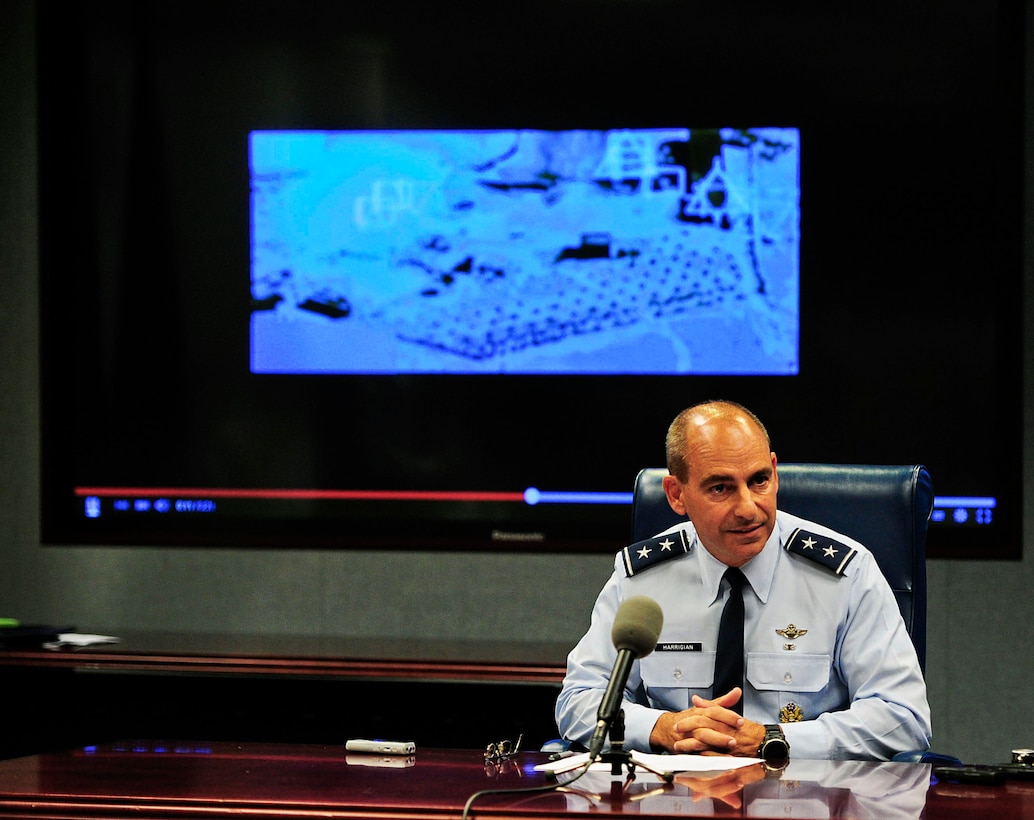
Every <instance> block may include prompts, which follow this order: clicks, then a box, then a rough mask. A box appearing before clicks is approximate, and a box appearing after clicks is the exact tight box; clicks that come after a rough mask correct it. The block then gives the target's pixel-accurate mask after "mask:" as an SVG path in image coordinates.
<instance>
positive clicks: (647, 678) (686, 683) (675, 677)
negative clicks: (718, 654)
mask: <svg viewBox="0 0 1034 820" xmlns="http://www.w3.org/2000/svg"><path fill="white" fill-rule="evenodd" d="M714 655H715V653H714V652H653V653H651V654H650V655H647V656H646V657H645V658H642V659H641V660H640V661H639V674H640V675H641V676H642V678H643V684H644V685H645V686H646V688H647V689H667V688H679V689H707V688H709V687H710V686H711V684H712V683H714Z"/></svg>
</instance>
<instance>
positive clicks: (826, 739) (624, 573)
mask: <svg viewBox="0 0 1034 820" xmlns="http://www.w3.org/2000/svg"><path fill="white" fill-rule="evenodd" d="M798 530H800V531H802V532H797V531H798ZM795 532H797V534H796V535H794V533H795ZM809 533H810V534H814V535H817V536H819V537H818V538H817V539H815V538H812V537H811V536H810V535H809ZM667 534H671V535H672V536H673V538H672V539H671V540H672V541H673V543H674V547H672V546H670V545H667V544H666V545H665V546H664V547H663V548H662V547H658V546H656V545H651V546H649V547H648V551H649V552H653V551H654V550H661V549H663V550H670V551H671V552H673V556H672V557H668V556H667V555H665V556H663V558H662V560H660V561H656V562H655V563H651V562H654V560H655V559H656V558H657V556H656V555H644V554H642V553H644V552H646V550H640V551H639V552H638V553H634V554H629V551H628V550H626V551H623V552H621V553H618V555H617V557H616V559H615V568H614V573H613V575H612V576H611V578H610V580H609V581H608V582H607V584H606V585H605V586H604V588H603V590H602V591H601V592H600V595H599V597H598V598H597V600H596V605H595V607H594V608H593V612H592V620H591V623H590V626H589V630H588V632H587V633H586V634H585V636H584V637H583V638H582V639H581V641H580V642H579V643H578V645H577V646H576V647H575V648H574V649H573V650H572V651H571V653H570V655H569V656H568V660H567V675H566V677H565V679H564V685H563V689H562V691H561V693H560V696H559V697H558V699H557V705H556V719H557V725H558V726H559V728H560V731H561V733H562V734H563V736H564V737H566V738H568V739H570V740H574V741H578V742H580V743H583V744H586V743H588V740H589V738H590V736H591V735H592V733H593V730H594V729H595V726H596V710H597V709H598V708H599V703H600V700H601V698H602V696H603V691H604V689H606V686H607V681H608V679H609V677H610V672H611V669H612V667H613V664H614V659H615V656H616V651H615V649H614V645H613V643H612V640H611V634H610V632H611V627H612V625H613V623H614V616H615V613H616V612H617V609H618V607H619V606H620V605H621V603H622V602H623V601H624V600H625V599H626V598H630V597H632V596H633V595H648V596H649V597H651V598H653V599H654V600H655V601H657V603H658V604H659V605H660V607H661V610H662V611H663V613H664V626H663V629H662V630H661V635H660V638H659V640H658V642H657V648H656V649H655V650H654V651H653V652H652V653H651V654H650V655H648V656H646V657H644V658H642V659H640V660H639V661H637V662H636V663H635V664H634V665H633V668H632V671H631V674H630V675H629V678H628V684H627V687H626V691H625V703H624V713H625V743H626V747H627V748H630V749H638V750H641V751H649V750H650V732H651V730H652V729H653V726H654V724H655V723H656V722H657V719H658V717H660V715H661V714H662V713H663V712H665V711H679V710H682V709H688V708H690V707H691V706H692V700H691V696H692V695H694V694H697V695H701V696H702V697H705V698H710V697H712V693H711V684H712V682H713V680H714V657H715V644H716V641H717V637H718V624H719V620H720V619H721V615H722V609H723V607H724V605H725V598H726V597H727V595H728V591H727V589H726V588H724V587H723V586H722V583H721V580H722V574H723V573H724V572H725V569H726V567H725V565H724V564H722V563H721V562H719V561H718V560H717V559H715V558H714V557H713V556H712V555H711V554H710V553H709V552H708V551H707V550H706V549H704V547H703V545H702V544H701V543H700V542H699V541H698V540H697V537H696V533H695V531H694V530H693V525H692V524H691V523H689V522H686V523H684V524H680V525H679V526H677V527H673V528H672V529H671V530H668V531H667ZM790 539H794V543H795V545H796V546H795V548H796V549H799V550H800V551H801V554H796V553H793V552H789V551H787V550H786V549H784V547H785V545H786V544H787V541H788V540H790ZM661 540H662V541H666V540H667V539H661ZM808 541H816V542H817V543H816V548H817V550H818V555H817V556H815V557H814V558H812V557H808V555H809V553H808V550H809V549H813V548H812V547H810V546H808V545H807V542H808ZM802 543H803V544H804V545H805V546H803V547H802V546H801V544H802ZM852 551H853V552H852ZM830 552H833V553H834V555H830ZM848 556H850V558H849V561H848V562H847V563H846V565H845V564H843V559H844V558H846V557H848ZM637 562H638V565H637ZM643 564H646V565H645V566H643ZM741 569H742V570H743V573H744V575H746V577H747V580H748V581H749V583H750V588H749V589H747V588H744V590H743V598H744V610H745V618H744V639H743V640H744V650H745V653H746V665H745V671H744V678H745V680H744V704H743V705H744V710H743V714H744V717H746V718H749V719H750V720H753V721H756V722H758V723H782V724H783V731H784V733H785V735H786V739H787V740H788V741H789V743H790V754H791V756H792V757H794V758H823V759H875V760H886V759H889V758H890V757H892V756H893V755H894V754H896V753H897V752H901V751H910V750H916V749H927V748H929V745H930V739H931V728H930V707H929V704H928V703H927V698H926V683H925V681H924V680H923V674H922V670H921V669H920V666H919V660H918V658H917V656H916V652H915V648H914V646H913V645H912V641H911V639H910V638H909V636H908V632H907V630H906V629H905V624H904V622H903V621H902V619H901V615H900V612H899V610H898V606H897V603H896V601H895V599H894V594H893V593H892V592H891V590H890V587H889V585H888V584H887V582H886V579H885V578H884V577H883V574H882V573H881V572H880V569H879V567H878V566H877V564H876V561H875V559H874V558H873V556H872V554H871V553H870V552H869V551H868V550H867V549H866V548H865V547H864V546H862V545H861V544H859V543H858V542H857V541H853V540H852V539H850V538H848V537H846V536H844V535H841V534H839V533H837V532H835V531H833V530H830V529H828V528H826V527H823V526H821V525H819V524H815V523H813V522H810V521H806V520H804V519H801V518H798V517H796V516H793V515H791V514H789V513H785V512H782V511H780V512H778V513H777V515H776V527H775V529H774V530H773V532H772V536H771V537H770V538H769V540H768V543H766V544H765V547H764V549H763V550H762V551H761V552H760V553H758V555H756V556H755V557H754V558H753V559H751V560H750V561H749V562H747V563H746V564H744V565H743V566H742V567H741ZM630 571H631V572H632V573H633V574H631V575H630V574H629V572H630ZM715 694H721V693H715Z"/></svg>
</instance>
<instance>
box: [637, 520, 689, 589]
mask: <svg viewBox="0 0 1034 820" xmlns="http://www.w3.org/2000/svg"><path fill="white" fill-rule="evenodd" d="M689 546H690V541H689V539H688V538H687V537H686V532H685V530H675V532H669V533H665V534H663V535H655V536H654V537H653V538H647V539H646V540H645V541H638V542H636V543H635V544H629V545H628V546H627V547H625V548H624V549H623V550H622V551H621V558H622V560H623V561H624V564H625V575H627V576H628V577H629V578H631V577H632V576H633V575H635V574H637V573H640V572H642V571H643V570H644V569H649V568H650V567H654V566H657V565H658V564H662V563H664V562H665V561H668V560H670V559H672V558H678V557H679V556H680V555H686V554H687V553H688V552H689Z"/></svg>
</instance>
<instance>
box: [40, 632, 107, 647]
mask: <svg viewBox="0 0 1034 820" xmlns="http://www.w3.org/2000/svg"><path fill="white" fill-rule="evenodd" d="M121 640H122V639H121V638H116V637H115V636H114V635H88V634H86V633H83V632H62V633H61V634H60V635H58V636H57V640H56V641H49V642H48V643H45V644H43V648H44V649H78V648H79V647H83V646H96V645H97V644H105V643H119V641H121Z"/></svg>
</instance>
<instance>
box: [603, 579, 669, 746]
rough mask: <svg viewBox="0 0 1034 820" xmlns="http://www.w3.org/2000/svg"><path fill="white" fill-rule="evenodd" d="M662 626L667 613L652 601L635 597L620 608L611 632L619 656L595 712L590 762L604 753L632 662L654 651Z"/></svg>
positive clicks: (651, 599)
mask: <svg viewBox="0 0 1034 820" xmlns="http://www.w3.org/2000/svg"><path fill="white" fill-rule="evenodd" d="M663 624H664V613H662V612H661V608H660V606H658V604H657V602H656V601H655V600H653V598H648V597H646V596H645V595H636V596H634V597H632V598H629V599H628V600H626V601H625V602H624V603H623V604H621V606H619V607H618V611H617V614H616V615H615V616H614V626H613V627H612V628H611V631H610V637H611V640H612V641H613V642H614V646H615V647H616V648H617V650H618V656H617V659H616V660H615V661H614V669H613V671H612V672H611V673H610V681H609V682H608V683H607V688H606V690H605V691H604V692H603V700H601V701H600V708H599V710H598V711H597V712H596V731H595V732H594V733H593V735H592V740H590V741H589V760H590V761H591V760H595V759H596V757H597V755H599V753H600V752H601V751H602V750H603V742H604V740H605V739H606V736H607V730H608V729H609V728H610V725H611V724H612V723H613V722H614V718H616V717H617V716H618V713H619V712H620V711H621V703H622V701H623V700H624V698H623V695H624V691H625V684H626V683H628V673H629V672H631V671H632V663H633V662H634V661H635V660H636V659H637V658H645V657H646V656H647V655H649V654H650V653H651V652H653V650H654V647H655V646H657V639H658V638H659V637H660V636H661V626H662V625H663Z"/></svg>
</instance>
